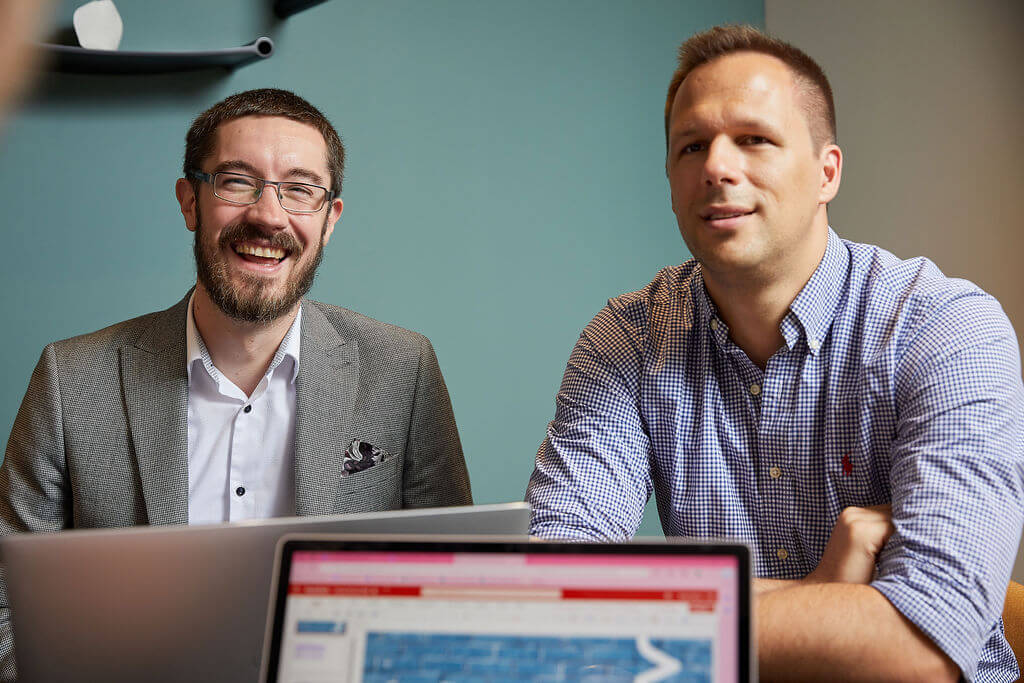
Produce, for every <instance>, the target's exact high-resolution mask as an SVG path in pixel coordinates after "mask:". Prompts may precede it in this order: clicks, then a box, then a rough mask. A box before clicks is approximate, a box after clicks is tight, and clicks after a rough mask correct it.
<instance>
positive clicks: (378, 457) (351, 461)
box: [341, 439, 391, 477]
mask: <svg viewBox="0 0 1024 683" xmlns="http://www.w3.org/2000/svg"><path fill="white" fill-rule="evenodd" d="M390 459H391V454H390V453H388V452H387V451H385V450H383V449H381V448H377V447H376V446H374V445H373V444H371V443H367V442H366V441H360V440H359V439H356V440H354V441H353V442H352V443H350V444H349V446H348V448H347V449H345V453H344V455H343V456H342V459H341V476H343V477H350V476H352V475H353V474H358V473H359V472H362V471H363V470H368V469H370V468H371V467H373V466H374V465H376V464H378V463H382V462H384V461H386V460H390Z"/></svg>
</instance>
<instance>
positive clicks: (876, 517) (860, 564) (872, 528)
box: [804, 505, 894, 584]
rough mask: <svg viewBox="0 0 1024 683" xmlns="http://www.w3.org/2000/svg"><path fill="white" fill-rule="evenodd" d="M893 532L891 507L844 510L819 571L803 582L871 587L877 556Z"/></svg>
mask: <svg viewBox="0 0 1024 683" xmlns="http://www.w3.org/2000/svg"><path fill="white" fill-rule="evenodd" d="M893 531H894V527H893V525H892V506H891V505H874V506H872V507H866V508H858V507H848V508H846V509H844V510H843V511H842V512H841V513H840V514H839V519H838V520H837V521H836V525H835V526H834V527H833V528H832V535H831V536H830V537H829V539H828V545H826V546H825V554H824V555H822V558H821V562H819V563H818V568H817V569H815V570H814V571H813V572H811V573H810V574H808V575H807V578H806V579H804V582H805V583H863V584H867V583H870V582H871V579H872V577H873V576H874V573H875V561H876V560H877V558H878V553H880V552H881V551H882V547H883V546H884V545H885V542H886V541H887V540H889V537H890V536H891V535H892V532H893Z"/></svg>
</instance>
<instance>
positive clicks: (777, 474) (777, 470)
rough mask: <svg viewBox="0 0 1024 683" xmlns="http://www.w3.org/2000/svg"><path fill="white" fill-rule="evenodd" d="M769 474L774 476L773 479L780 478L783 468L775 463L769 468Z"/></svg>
mask: <svg viewBox="0 0 1024 683" xmlns="http://www.w3.org/2000/svg"><path fill="white" fill-rule="evenodd" d="M768 474H770V475H771V476H772V479H778V478H779V477H781V476H782V468H781V467H778V466H775V465H773V466H772V468H771V469H770V470H768Z"/></svg>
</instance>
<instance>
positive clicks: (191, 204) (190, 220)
mask: <svg viewBox="0 0 1024 683" xmlns="http://www.w3.org/2000/svg"><path fill="white" fill-rule="evenodd" d="M174 194H175V196H176V197H177V198H178V205H179V206H181V215H182V216H184V217H185V227H186V228H188V229H189V230H191V231H193V232H195V229H196V226H198V225H199V220H198V218H197V213H196V191H195V188H194V187H193V186H192V183H191V182H189V181H188V180H186V179H185V178H178V182H176V183H174Z"/></svg>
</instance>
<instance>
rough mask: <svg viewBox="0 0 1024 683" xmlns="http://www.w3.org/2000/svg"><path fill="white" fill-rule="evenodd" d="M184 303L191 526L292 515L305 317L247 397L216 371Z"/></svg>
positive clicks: (295, 324) (297, 320) (294, 326)
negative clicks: (297, 388) (297, 394)
mask: <svg viewBox="0 0 1024 683" xmlns="http://www.w3.org/2000/svg"><path fill="white" fill-rule="evenodd" d="M194 298H195V294H193V295H192V299H190V300H189V302H188V322H187V323H186V330H185V333H186V335H187V341H188V348H187V353H188V357H187V365H188V523H189V524H204V523H211V522H227V521H232V522H234V521H238V520H242V519H258V518H265V517H282V516H291V515H294V514H295V377H296V376H297V375H298V374H299V329H300V325H301V322H302V310H301V309H300V310H299V313H298V315H296V316H295V321H294V322H293V323H292V326H291V327H290V328H289V329H288V333H287V334H286V335H285V336H284V339H283V340H282V341H281V345H280V346H279V347H278V349H277V353H275V354H274V359H273V360H272V361H271V363H270V367H269V368H267V372H266V374H265V375H264V376H263V379H261V380H260V383H259V384H258V385H257V386H256V389H255V390H254V391H253V392H252V396H246V395H245V392H244V391H242V390H241V389H239V388H238V387H237V386H236V385H235V384H234V382H232V381H231V380H229V379H228V378H227V377H225V376H224V375H223V374H222V373H221V372H220V371H219V370H218V369H217V368H216V366H214V364H213V360H212V359H211V358H210V353H209V351H208V350H207V349H206V345H205V344H204V343H203V339H202V337H201V336H200V334H199V330H198V328H197V327H196V324H195V319H194V318H193V316H192V301H193V300H194Z"/></svg>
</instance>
